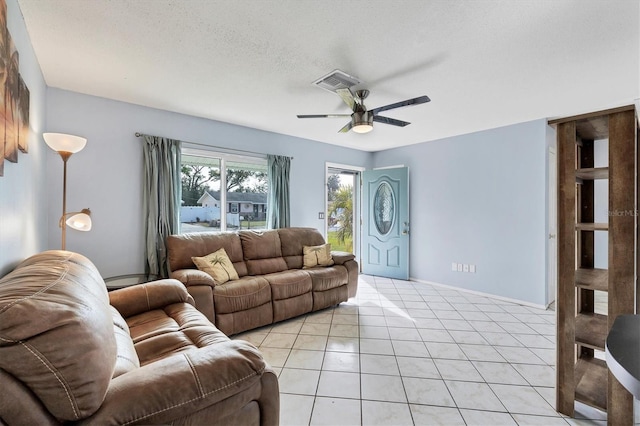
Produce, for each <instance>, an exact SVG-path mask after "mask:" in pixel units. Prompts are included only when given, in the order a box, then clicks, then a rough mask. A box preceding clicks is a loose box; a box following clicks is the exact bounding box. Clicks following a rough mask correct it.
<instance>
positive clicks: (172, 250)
mask: <svg viewBox="0 0 640 426" xmlns="http://www.w3.org/2000/svg"><path fill="white" fill-rule="evenodd" d="M220 248H224V251H225V252H226V253H227V256H229V259H230V260H231V262H232V263H233V267H234V268H235V270H236V271H237V272H238V275H239V276H241V277H242V276H244V275H247V266H246V265H245V263H244V257H243V254H242V244H241V242H240V237H239V236H238V234H237V233H236V232H199V233H193V234H181V235H170V236H169V237H167V259H168V260H169V268H170V269H171V271H177V270H179V269H192V268H194V267H195V265H194V264H193V261H192V260H191V258H192V257H202V256H206V255H208V254H210V253H213V252H215V251H217V250H219V249H220Z"/></svg>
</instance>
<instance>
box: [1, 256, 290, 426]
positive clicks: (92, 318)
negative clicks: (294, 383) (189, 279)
mask: <svg viewBox="0 0 640 426" xmlns="http://www.w3.org/2000/svg"><path fill="white" fill-rule="evenodd" d="M192 303H193V299H192V298H191V296H189V294H188V293H187V292H186V291H185V288H184V286H183V285H182V284H181V283H180V282H178V281H175V280H160V281H155V282H152V283H147V284H140V285H135V286H132V287H128V288H124V289H121V290H116V291H113V292H111V293H107V290H106V287H105V284H104V281H103V280H102V277H101V276H100V274H99V273H98V271H97V269H96V268H95V266H94V265H93V264H92V263H91V262H90V261H89V260H88V259H87V258H85V257H83V256H81V255H79V254H75V253H71V252H68V251H47V252H43V253H40V254H37V255H35V256H32V257H30V258H28V259H26V260H25V261H23V262H22V263H21V264H19V265H18V266H17V267H16V268H15V269H14V270H13V271H12V272H11V273H9V274H8V275H7V276H5V277H4V278H2V279H0V383H1V385H0V424H3V425H4V424H30V425H31V424H32V425H36V424H37V425H50V424H61V423H71V422H73V423H74V424H99V425H106V424H158V423H162V424H206V425H213V424H225V425H232V424H242V425H245V424H247V425H248V424H262V425H277V424H278V421H279V393H278V381H277V378H276V375H275V374H274V373H273V371H272V370H271V368H270V367H269V366H268V365H267V364H266V363H265V361H264V359H263V358H262V356H261V354H260V352H259V351H258V350H257V349H256V348H255V347H254V346H252V345H251V344H249V343H247V342H244V341H241V340H238V341H232V340H229V338H228V337H227V336H225V335H224V334H223V333H222V332H220V331H219V330H218V329H216V328H215V327H214V326H213V325H212V324H211V322H210V321H208V320H207V319H206V318H205V317H204V316H203V315H202V314H201V313H200V312H198V311H197V310H196V309H195V308H194V307H193V306H192Z"/></svg>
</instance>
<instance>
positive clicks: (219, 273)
mask: <svg viewBox="0 0 640 426" xmlns="http://www.w3.org/2000/svg"><path fill="white" fill-rule="evenodd" d="M191 260H192V261H193V263H194V264H195V265H196V267H197V268H198V269H200V270H201V271H203V272H206V273H207V274H209V275H211V277H212V278H213V280H214V282H215V283H216V285H217V284H224V283H226V282H227V281H231V280H237V279H238V278H239V277H238V273H237V272H236V269H235V268H234V267H233V264H232V263H231V260H229V256H227V252H226V251H225V250H224V247H221V248H220V249H218V250H216V251H214V252H213V253H211V254H208V255H206V256H204V257H192V258H191Z"/></svg>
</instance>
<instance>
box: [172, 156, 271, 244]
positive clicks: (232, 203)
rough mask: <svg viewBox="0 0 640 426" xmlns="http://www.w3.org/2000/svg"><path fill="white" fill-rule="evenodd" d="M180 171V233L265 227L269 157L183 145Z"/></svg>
mask: <svg viewBox="0 0 640 426" xmlns="http://www.w3.org/2000/svg"><path fill="white" fill-rule="evenodd" d="M181 171H182V175H181V176H182V206H181V208H180V232H181V233H187V232H208V231H225V230H236V229H265V228H266V220H267V160H266V158H256V157H244V156H239V155H232V154H219V153H213V152H207V151H196V150H190V149H184V150H183V153H182V170H181Z"/></svg>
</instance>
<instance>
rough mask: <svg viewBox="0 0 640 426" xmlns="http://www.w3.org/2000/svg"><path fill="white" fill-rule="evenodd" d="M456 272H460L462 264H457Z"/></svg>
mask: <svg viewBox="0 0 640 426" xmlns="http://www.w3.org/2000/svg"><path fill="white" fill-rule="evenodd" d="M458 272H462V263H458Z"/></svg>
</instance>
